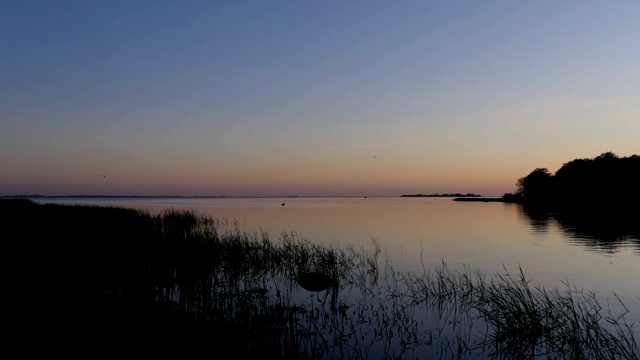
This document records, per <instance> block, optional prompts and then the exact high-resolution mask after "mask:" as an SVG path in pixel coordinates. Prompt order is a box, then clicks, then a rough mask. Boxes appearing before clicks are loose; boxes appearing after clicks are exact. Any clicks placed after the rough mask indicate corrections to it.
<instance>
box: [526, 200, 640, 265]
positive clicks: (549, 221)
mask: <svg viewBox="0 0 640 360" xmlns="http://www.w3.org/2000/svg"><path fill="white" fill-rule="evenodd" d="M518 208H519V211H520V213H521V215H523V216H524V217H525V218H526V219H527V220H528V221H529V224H530V225H531V228H532V230H533V231H534V232H536V233H546V232H548V231H549V229H550V228H551V227H554V226H555V227H557V228H559V229H560V230H562V232H563V233H564V235H565V238H566V241H568V242H569V243H571V244H575V245H582V246H584V247H586V248H587V249H588V250H593V251H597V252H601V253H608V254H611V253H616V252H618V251H621V250H622V249H629V248H630V249H633V250H634V252H635V253H636V254H640V221H638V218H640V214H638V213H637V212H634V211H629V210H623V209H593V208H591V209H553V210H551V209H547V208H540V207H533V206H526V205H520V206H518Z"/></svg>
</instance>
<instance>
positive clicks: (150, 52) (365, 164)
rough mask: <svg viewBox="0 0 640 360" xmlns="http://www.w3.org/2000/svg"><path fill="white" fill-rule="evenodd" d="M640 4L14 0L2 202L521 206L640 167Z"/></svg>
mask: <svg viewBox="0 0 640 360" xmlns="http://www.w3.org/2000/svg"><path fill="white" fill-rule="evenodd" d="M638 19H640V2H638V1H636V0H633V1H615V0H613V1H589V0H586V1H556V0H554V1H492V0H487V1H475V0H473V1H391V0H389V1H377V0H368V1H331V0H326V1H325V0H323V1H270V0H267V1H265V0H260V1H189V0H186V1H182V0H181V1H166V0H165V1H130V0H128V1H119V0H109V1H98V0H96V1H84V0H83V1H71V0H68V1H67V0H65V1H44V0H43V1H32V0H0V195H9V196H11V195H19V194H30V195H31V194H40V195H140V196H147V195H176V196H294V195H297V196H399V195H402V194H417V193H422V194H435V193H437V194H442V193H474V194H480V195H482V196H501V195H503V194H504V193H507V192H514V191H515V190H516V181H517V179H518V178H520V177H523V176H526V175H527V174H529V173H530V172H531V171H532V170H534V169H535V168H539V167H545V168H548V169H549V171H550V172H552V173H553V172H555V171H557V170H558V169H559V168H560V167H561V166H562V165H563V164H564V163H567V162H569V161H571V160H574V159H578V158H593V157H596V156H598V155H600V154H602V153H604V152H608V151H611V152H614V153H615V154H617V155H618V156H631V155H634V154H640V66H639V64H640V41H639V39H640V21H638Z"/></svg>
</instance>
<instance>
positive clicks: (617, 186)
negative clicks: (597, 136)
mask: <svg viewBox="0 0 640 360" xmlns="http://www.w3.org/2000/svg"><path fill="white" fill-rule="evenodd" d="M639 184H640V156H638V155H632V156H629V157H619V156H617V155H616V154H615V153H613V152H605V153H602V154H601V155H599V156H597V157H595V158H593V159H575V160H572V161H570V162H568V163H565V164H563V165H562V167H561V168H560V169H559V170H558V171H557V172H556V173H555V174H551V173H550V172H549V170H548V169H546V168H537V169H535V170H533V171H532V172H531V173H530V174H529V175H527V176H525V177H523V178H520V179H518V181H517V182H516V186H517V188H518V190H517V192H516V193H515V194H505V195H504V196H503V200H504V201H509V202H514V201H517V202H522V203H527V204H531V205H553V206H559V205H561V206H564V207H567V206H588V207H590V208H593V207H594V206H599V207H601V208H602V207H605V206H622V205H624V206H627V205H634V206H635V205H637V202H638V201H640V185H639Z"/></svg>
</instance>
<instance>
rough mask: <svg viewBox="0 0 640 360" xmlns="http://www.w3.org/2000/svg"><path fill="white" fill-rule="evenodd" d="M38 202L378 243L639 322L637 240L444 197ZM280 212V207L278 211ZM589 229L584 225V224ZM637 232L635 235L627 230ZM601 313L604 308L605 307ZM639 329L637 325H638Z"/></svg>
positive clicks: (416, 263)
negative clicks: (598, 305) (625, 311)
mask: <svg viewBox="0 0 640 360" xmlns="http://www.w3.org/2000/svg"><path fill="white" fill-rule="evenodd" d="M34 200H36V201H38V202H41V203H65V204H90V205H109V206H111V205H114V206H126V207H133V208H141V209H147V210H150V211H153V212H156V211H162V210H165V209H171V208H173V209H190V210H194V211H196V212H199V213H203V214H207V215H211V216H213V217H216V218H219V219H222V220H225V221H227V222H228V224H230V226H238V227H239V228H241V229H242V230H244V231H247V232H250V233H257V234H261V233H266V234H268V235H269V237H270V239H271V240H273V241H278V239H279V237H280V234H281V233H283V232H286V233H292V232H293V233H295V234H296V235H297V236H299V237H300V238H303V239H307V240H308V241H311V242H313V243H317V244H324V245H329V246H339V247H346V246H354V247H357V248H360V247H364V248H365V249H369V248H371V242H372V239H375V240H376V241H378V243H379V244H380V246H381V247H382V250H383V257H387V258H388V259H390V260H391V263H392V264H393V267H394V268H395V269H396V270H400V271H404V270H408V271H420V272H421V271H423V270H424V269H426V270H429V269H432V268H433V267H435V266H437V265H439V264H441V263H442V262H443V261H444V262H446V263H447V264H448V266H449V267H451V268H462V267H463V266H469V267H470V268H472V269H479V270H481V271H483V272H486V273H489V274H491V273H496V272H499V273H504V272H505V269H506V270H507V271H509V272H510V273H512V274H517V273H518V271H519V268H522V270H523V271H524V273H525V275H526V276H527V277H528V278H529V279H530V280H531V281H532V283H533V284H540V285H541V286H544V287H545V288H548V289H552V288H555V287H560V288H565V285H564V283H565V282H568V283H569V284H570V285H571V286H575V287H576V288H578V289H583V290H585V291H594V292H596V293H597V294H598V296H599V297H600V298H602V299H604V300H607V299H608V300H611V302H612V307H613V308H614V309H617V305H616V302H615V301H614V300H615V297H614V296H613V293H614V292H615V294H617V295H618V296H619V297H620V298H621V299H622V300H623V302H624V303H625V305H627V307H628V308H629V310H630V311H631V314H629V315H628V319H629V320H631V321H635V322H636V323H640V239H639V238H638V236H637V232H636V233H634V232H633V231H631V232H629V231H627V230H626V228H625V227H624V224H622V225H621V224H618V223H616V224H613V223H612V224H611V226H610V227H609V228H608V227H607V226H606V223H605V225H604V226H603V225H602V224H600V226H598V227H597V231H591V230H589V226H587V225H588V224H585V223H581V222H580V221H579V219H578V220H575V219H574V220H572V221H568V220H566V218H559V219H557V218H554V217H549V216H545V215H540V214H535V213H531V212H528V211H526V209H523V207H522V206H521V205H518V204H506V203H500V202H456V201H453V200H452V199H449V198H400V197H390V198H126V197H125V198H38V199H34ZM283 204H284V205H283ZM591 221H592V220H591ZM634 229H637V226H636V227H635V228H634ZM605 304H606V302H605ZM639 326H640V325H639Z"/></svg>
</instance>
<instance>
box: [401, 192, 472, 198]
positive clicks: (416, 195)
mask: <svg viewBox="0 0 640 360" xmlns="http://www.w3.org/2000/svg"><path fill="white" fill-rule="evenodd" d="M401 197H464V198H469V197H480V195H476V194H470V193H467V194H460V193H455V194H428V195H423V194H415V195H402V196H401Z"/></svg>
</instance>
